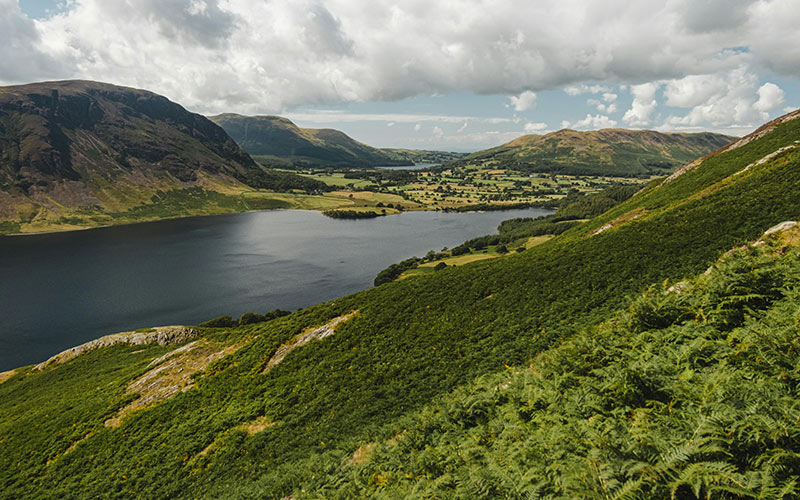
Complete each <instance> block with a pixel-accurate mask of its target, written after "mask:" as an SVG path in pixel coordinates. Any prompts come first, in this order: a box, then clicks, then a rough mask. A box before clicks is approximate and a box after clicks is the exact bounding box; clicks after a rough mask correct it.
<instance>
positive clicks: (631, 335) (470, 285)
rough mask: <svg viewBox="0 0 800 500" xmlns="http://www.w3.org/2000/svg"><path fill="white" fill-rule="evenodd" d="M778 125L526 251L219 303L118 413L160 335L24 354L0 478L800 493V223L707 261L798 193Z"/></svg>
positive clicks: (125, 491) (203, 487) (783, 128)
mask: <svg viewBox="0 0 800 500" xmlns="http://www.w3.org/2000/svg"><path fill="white" fill-rule="evenodd" d="M772 127H773V128H774V130H772V131H771V132H770V133H765V134H764V135H763V137H760V138H754V139H753V140H752V141H751V142H749V143H747V144H745V145H743V146H741V147H739V148H737V149H732V150H728V151H726V152H723V153H721V154H717V155H714V156H713V157H710V158H708V159H706V160H705V161H704V162H703V163H702V164H701V165H700V166H699V167H698V168H696V169H695V170H690V171H688V172H686V173H684V174H683V175H681V176H679V177H677V178H676V179H674V180H672V181H671V182H669V183H666V184H663V183H662V182H661V181H653V182H651V183H650V184H649V185H648V186H647V188H646V189H644V190H643V191H641V192H639V193H638V194H636V195H634V196H633V197H631V198H629V199H627V200H626V201H623V202H622V203H620V204H618V205H617V206H615V207H614V208H612V209H611V210H610V211H608V212H605V213H603V214H601V215H600V216H598V217H595V218H594V219H591V220H589V221H586V222H583V223H580V224H578V225H576V226H575V227H572V228H570V229H568V230H566V231H565V232H563V233H562V234H561V235H559V236H557V237H554V238H552V239H549V240H548V241H546V242H543V243H541V244H539V245H537V246H535V247H533V248H530V249H528V250H526V251H524V252H522V253H517V252H513V253H510V254H509V255H506V256H504V257H502V258H495V259H489V260H486V261H482V262H475V263H472V264H470V265H465V266H455V267H454V266H451V265H447V267H445V268H444V269H441V270H440V271H438V272H431V273H429V274H428V275H426V276H421V277H417V278H414V279H407V280H401V281H397V282H394V283H388V284H385V285H382V286H378V287H375V288H373V289H370V290H366V291H363V292H360V293H357V294H354V295H351V296H348V297H344V298H340V299H337V300H334V301H331V302H328V303H325V304H320V305H317V306H314V307H309V308H306V309H303V310H301V311H298V312H296V313H294V314H291V315H288V316H285V317H281V318H277V319H274V320H272V321H268V322H264V323H256V324H252V325H246V326H238V327H230V328H201V330H202V331H203V336H202V337H201V338H200V339H199V340H200V341H204V342H214V343H216V344H219V345H222V346H225V348H226V349H228V351H225V352H227V353H228V354H227V355H224V356H222V357H221V358H220V359H218V360H217V361H215V362H213V363H212V364H210V365H208V366H207V367H205V368H204V369H202V370H197V371H196V372H193V373H194V375H193V380H194V383H193V385H192V386H191V388H189V389H188V390H183V391H178V392H176V393H175V395H174V396H173V397H171V398H169V399H166V400H165V401H163V402H160V403H157V404H150V405H149V406H144V408H143V409H140V410H138V411H136V412H133V413H130V414H129V415H127V416H126V417H125V418H124V419H122V421H121V425H120V426H119V427H111V426H109V427H106V426H105V425H104V424H103V422H105V421H106V419H107V417H109V416H111V415H114V414H116V410H117V409H118V408H120V407H122V406H123V405H125V404H127V402H128V401H130V400H131V399H133V398H135V397H136V396H135V395H133V394H130V393H127V392H126V391H125V387H126V384H127V382H128V381H130V380H132V379H133V378H134V377H136V376H138V375H141V374H143V373H145V372H146V371H147V370H148V368H147V364H148V363H149V362H150V361H151V360H153V359H156V358H157V357H159V356H161V355H163V354H164V353H165V351H166V350H167V348H162V347H157V346H150V347H146V348H144V349H142V348H141V347H137V348H136V349H133V348H131V349H127V348H110V349H100V350H98V351H94V352H91V353H89V354H85V355H82V356H79V357H78V358H76V359H75V360H73V361H70V362H67V363H65V364H62V365H57V366H55V367H53V368H48V369H46V370H44V371H43V372H34V371H33V370H32V369H31V368H25V369H21V370H19V371H18V372H15V373H14V374H12V375H10V376H8V377H7V379H6V380H5V381H4V382H2V383H0V401H2V402H3V404H2V405H0V449H2V450H3V451H2V452H1V453H0V484H2V485H3V488H2V490H0V497H2V498H15V499H17V498H40V497H45V496H46V497H55V498H96V497H106V498H130V497H139V498H197V497H207V498H226V499H227V498H279V499H280V498H284V497H286V496H288V495H292V497H293V498H302V497H310V498H337V497H338V498H352V497H356V498H358V497H366V498H371V497H378V498H380V497H381V496H383V497H384V498H397V497H403V496H407V497H409V498H437V497H438V498H441V497H447V498H450V497H453V498H458V497H460V498H496V497H503V496H504V495H507V496H509V497H510V498H531V497H536V496H541V497H544V498H575V497H586V498H614V497H616V498H626V497H628V498H636V497H638V498H653V497H655V498H663V497H667V496H669V495H674V498H679V499H685V498H706V497H708V498H722V499H727V498H731V499H733V498H748V497H749V498H780V497H782V496H783V497H785V498H792V497H796V496H797V494H796V492H795V489H796V486H795V484H796V483H797V481H798V479H797V478H798V477H800V467H799V466H798V461H797V458H796V457H797V456H798V453H800V449H798V446H797V439H796V437H797V432H798V430H800V429H798V415H800V408H798V405H797V401H798V396H800V394H798V385H797V384H798V381H800V374H798V372H797V363H796V357H797V352H796V348H795V347H794V344H795V343H796V342H795V340H796V333H797V319H796V318H797V316H798V313H797V311H798V303H800V297H798V295H797V289H798V284H799V282H798V278H800V275H798V271H797V269H798V255H797V250H794V249H793V247H794V246H796V245H797V243H798V240H800V238H798V235H797V233H796V232H791V231H789V232H783V233H780V234H778V235H777V236H775V237H772V238H767V240H766V241H765V243H763V244H759V245H754V246H752V247H748V248H747V249H743V250H740V251H738V252H736V253H733V254H731V255H729V256H727V257H723V258H722V260H721V261H719V263H718V264H717V265H716V269H715V270H713V271H712V272H711V273H710V274H709V275H704V274H703V272H704V271H705V270H706V269H707V268H708V267H709V266H710V265H712V264H714V263H715V262H717V261H718V260H719V259H720V257H721V256H723V255H724V254H725V253H726V252H728V251H729V250H730V249H732V248H736V247H741V246H742V245H744V244H745V243H746V242H748V241H755V240H757V239H758V238H759V237H760V236H761V235H762V234H763V232H764V230H765V229H767V228H769V227H771V226H773V225H774V224H776V223H778V222H781V221H785V220H797V218H798V214H800V203H798V198H797V192H798V190H800V176H799V175H798V166H800V150H798V148H796V147H795V148H793V149H791V148H790V149H787V150H785V151H783V152H782V153H780V154H776V155H774V156H772V157H771V158H769V159H767V160H766V161H764V162H762V163H760V164H758V165H756V164H755V162H756V161H757V160H759V159H762V158H764V157H765V156H766V155H768V154H771V153H774V152H775V151H776V150H777V149H778V148H782V147H789V146H791V145H792V144H794V141H800V120H798V119H795V120H791V121H787V122H786V123H783V124H777V125H776V124H773V125H772ZM748 167H749V168H748ZM571 222H573V223H574V222H576V221H574V220H572V221H571ZM512 227H514V224H512ZM506 247H507V248H513V246H509V245H506ZM434 255H435V252H434ZM426 257H427V256H426ZM426 264H431V262H428V263H426ZM434 265H435V264H434ZM698 275H701V276H700V277H699V278H694V279H691V280H689V281H687V282H684V281H683V280H686V279H688V278H691V277H694V276H698ZM665 280H669V283H667V284H664V285H663V286H661V285H658V284H660V283H664V282H665ZM672 283H674V284H675V285H674V286H675V288H673V289H672V290H671V291H670V288H671V286H673V285H672ZM653 284H656V285H655V286H653ZM665 292H667V293H665ZM643 293H644V295H642V294H643ZM343 317H346V318H349V319H347V320H344V321H342V322H341V323H340V324H338V325H337V326H336V327H335V328H334V327H330V328H326V326H325V325H328V324H330V323H329V322H331V321H332V320H334V319H336V318H340V319H341V318H343ZM309 332H321V333H319V334H318V335H317V336H316V337H314V339H312V337H308V336H307V335H308V334H309ZM300 338H305V339H307V340H308V341H307V343H305V344H304V345H302V346H301V347H298V348H296V349H294V350H292V351H291V352H290V353H288V354H286V352H287V349H288V347H289V346H292V345H297V341H298V339H300ZM279 353H284V354H285V357H282V358H280V359H281V361H280V364H277V363H276V362H274V361H273V360H275V359H276V356H277V355H278V354H279ZM271 361H272V363H271ZM156 369H157V368H156ZM249 429H256V430H252V431H251V430H249ZM373 443H377V444H374V445H373ZM393 443H396V444H395V445H393ZM370 450H372V451H370Z"/></svg>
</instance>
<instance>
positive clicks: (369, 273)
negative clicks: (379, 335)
mask: <svg viewBox="0 0 800 500" xmlns="http://www.w3.org/2000/svg"><path fill="white" fill-rule="evenodd" d="M549 213H552V212H551V211H549V210H542V209H525V210H509V211H503V212H486V213H441V212H408V213H403V214H399V215H390V216H386V217H378V218H375V219H367V220H341V219H331V218H328V217H325V216H323V215H321V214H319V213H317V212H310V211H300V210H285V211H264V212H250V213H240V214H230V215H220V216H213V217H193V218H185V219H173V220H167V221H159V222H151V223H145V224H133V225H127V226H116V227H108V228H99V229H91V230H86V231H74V232H65V233H52V234H42V235H31V236H14V237H0V371H3V370H8V369H11V368H15V367H18V366H23V365H28V364H32V363H37V362H40V361H43V360H45V359H47V358H48V357H50V356H51V355H53V354H55V353H57V352H60V351H62V350H64V349H67V348H69V347H72V346H75V345H78V344H81V343H83V342H86V341H89V340H92V339H95V338H97V337H101V336H103V335H106V334H109V333H115V332H120V331H127V330H133V329H137V328H144V327H150V326H159V325H170V324H197V323H200V322H202V321H205V320H208V319H211V318H214V317H216V316H221V315H225V314H230V315H231V316H234V317H238V316H239V315H241V314H242V313H244V312H248V311H252V312H261V313H263V312H265V311H267V310H270V309H275V308H280V309H288V310H295V309H298V308H301V307H306V306H310V305H313V304H317V303H320V302H324V301H327V300H331V299H334V298H336V297H341V296H343V295H347V294H350V293H353V292H357V291H359V290H363V289H365V288H369V287H370V286H372V280H373V279H374V278H375V275H376V274H377V273H378V272H379V271H380V270H382V269H384V268H385V267H387V266H388V265H389V264H392V263H394V262H397V261H400V260H403V259H406V258H408V257H411V256H414V255H417V256H422V255H424V254H425V253H426V252H427V251H428V250H436V251H439V250H441V249H442V247H444V246H448V247H453V246H456V245H458V244H460V243H462V242H464V241H465V240H468V239H470V238H474V237H476V236H481V235H484V234H489V233H493V232H496V228H497V225H498V224H499V223H500V222H501V221H503V220H505V219H510V218H513V217H536V216H539V215H546V214H549Z"/></svg>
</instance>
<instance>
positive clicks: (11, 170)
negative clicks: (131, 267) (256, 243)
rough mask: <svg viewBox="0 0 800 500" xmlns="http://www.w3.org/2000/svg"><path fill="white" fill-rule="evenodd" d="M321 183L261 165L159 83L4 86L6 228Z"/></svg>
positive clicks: (0, 184)
mask: <svg viewBox="0 0 800 500" xmlns="http://www.w3.org/2000/svg"><path fill="white" fill-rule="evenodd" d="M317 184H318V183H314V182H313V181H311V182H310V183H309V180H308V179H303V178H300V177H298V176H293V175H291V174H286V173H279V172H274V171H267V170H265V169H263V168H262V167H260V166H259V165H258V164H257V163H256V162H255V161H253V159H252V158H251V157H250V156H249V155H248V154H247V153H246V152H244V151H243V150H242V149H241V148H240V147H239V146H238V145H237V144H236V142H234V141H233V140H232V139H231V138H230V137H229V136H228V134H226V133H225V131H224V130H223V129H222V128H220V127H219V126H217V125H215V124H214V123H213V122H211V121H210V120H208V119H207V118H205V117H203V116H201V115H198V114H195V113H190V112H189V111H187V110H186V109H184V108H183V107H181V106H180V105H178V104H175V103H174V102H171V101H170V100H169V99H167V98H165V97H162V96H159V95H157V94H154V93H152V92H147V91H144V90H137V89H132V88H126V87H119V86H115V85H109V84H105V83H97V82H90V81H61V82H47V83H34V84H29V85H18V86H11V87H0V226H3V225H4V226H5V227H0V232H15V231H14V230H13V229H14V228H16V227H18V226H19V225H20V224H34V225H35V224H52V223H59V222H61V223H67V224H68V223H75V224H77V225H82V224H81V222H86V218H87V217H89V218H92V217H94V218H95V222H96V223H113V221H112V220H109V219H108V217H109V215H108V214H117V215H121V214H126V213H130V211H131V210H134V211H135V210H141V208H142V207H143V206H145V205H151V204H153V203H160V204H161V205H163V206H162V207H161V208H160V209H159V210H156V211H150V214H149V216H148V218H159V217H162V216H176V215H186V214H189V213H195V212H197V211H198V210H200V211H211V212H214V211H219V210H221V211H230V210H234V209H236V210H241V209H246V208H247V207H245V206H235V205H237V204H238V203H239V202H238V201H237V200H235V199H229V197H226V195H229V194H232V193H234V192H235V191H237V190H241V189H242V188H245V187H247V186H250V187H267V188H270V187H276V188H279V189H287V188H289V189H291V188H301V189H302V188H310V189H316V188H324V185H317ZM187 190H191V191H187ZM165 202H166V203H165ZM222 205H228V206H222ZM76 216H80V218H83V220H82V221H81V222H79V221H78V220H76V219H75V217H76Z"/></svg>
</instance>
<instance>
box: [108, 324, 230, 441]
mask: <svg viewBox="0 0 800 500" xmlns="http://www.w3.org/2000/svg"><path fill="white" fill-rule="evenodd" d="M239 347H241V344H233V345H228V346H225V345H220V344H217V343H215V342H211V341H209V340H206V339H199V340H195V341H193V342H190V343H188V344H186V345H184V346H181V347H178V348H177V349H173V350H172V351H170V352H168V353H167V354H165V355H163V356H161V357H159V358H156V359H154V360H153V361H151V362H150V364H149V365H148V368H151V369H150V370H148V371H147V372H146V373H144V374H143V375H142V376H140V377H139V378H137V379H135V380H134V381H132V382H131V383H130V384H128V387H127V389H126V392H128V393H129V394H136V395H138V396H139V397H138V398H137V399H135V400H133V401H132V402H131V403H130V404H128V405H127V406H125V407H124V408H122V409H120V410H119V411H118V412H117V414H116V415H114V416H113V417H111V418H109V419H108V420H106V422H105V426H106V427H117V426H119V425H120V424H122V420H123V419H124V418H125V416H127V415H128V414H130V413H132V412H134V411H136V410H139V409H141V408H144V407H145V406H148V405H151V404H155V403H159V402H161V401H166V400H167V399H169V398H171V397H173V396H175V395H177V394H180V393H181V392H186V391H188V390H189V389H191V388H192V387H194V378H193V375H194V374H195V373H197V372H199V371H202V370H205V369H206V368H207V367H208V365H210V364H211V363H213V362H214V361H217V360H219V359H222V358H224V357H225V356H227V355H228V354H231V353H233V352H236V350H237V349H239Z"/></svg>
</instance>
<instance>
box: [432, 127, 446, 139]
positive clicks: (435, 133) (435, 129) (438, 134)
mask: <svg viewBox="0 0 800 500" xmlns="http://www.w3.org/2000/svg"><path fill="white" fill-rule="evenodd" d="M433 136H434V137H436V138H438V139H441V138H442V137H444V130H442V128H441V127H433Z"/></svg>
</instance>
